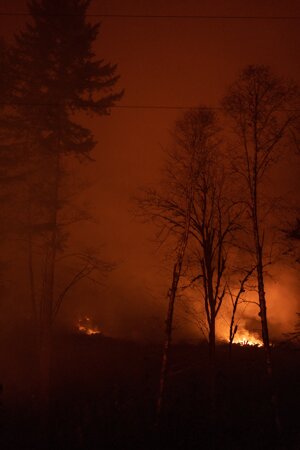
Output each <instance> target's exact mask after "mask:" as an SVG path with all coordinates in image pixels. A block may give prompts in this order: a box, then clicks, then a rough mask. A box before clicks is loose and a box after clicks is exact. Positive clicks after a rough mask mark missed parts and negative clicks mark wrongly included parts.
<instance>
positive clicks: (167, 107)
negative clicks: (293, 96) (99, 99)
mask: <svg viewBox="0 0 300 450" xmlns="http://www.w3.org/2000/svg"><path fill="white" fill-rule="evenodd" d="M62 105H65V106H72V107H78V108H80V107H84V106H87V107H88V106H90V105H88V104H83V105H80V104H73V103H66V104H61V103H32V102H24V103H23V102H0V106H20V107H22V106H36V107H58V106H62ZM91 107H92V108H97V106H95V105H91ZM99 108H100V109H129V110H130V109H131V110H173V111H175V110H189V109H202V110H212V111H223V110H224V108H222V107H221V106H196V105H134V104H133V105H129V104H127V105H126V104H125V105H111V106H108V107H105V106H104V107H103V106H99ZM277 111H278V112H300V109H298V108H296V109H288V108H287V109H278V110H277Z"/></svg>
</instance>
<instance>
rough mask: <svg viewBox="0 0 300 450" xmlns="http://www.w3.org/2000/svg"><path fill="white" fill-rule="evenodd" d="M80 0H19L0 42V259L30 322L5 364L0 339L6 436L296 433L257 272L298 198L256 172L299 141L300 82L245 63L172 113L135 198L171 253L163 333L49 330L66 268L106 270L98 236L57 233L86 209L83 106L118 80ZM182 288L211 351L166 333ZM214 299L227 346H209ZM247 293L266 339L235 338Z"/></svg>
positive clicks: (49, 440) (91, 442) (177, 444)
mask: <svg viewBox="0 0 300 450" xmlns="http://www.w3.org/2000/svg"><path fill="white" fill-rule="evenodd" d="M89 5H90V0H65V1H64V2H61V1H59V0H39V1H34V0H31V1H29V3H28V7H29V12H30V22H29V23H28V24H27V26H26V28H25V29H24V30H23V31H21V32H19V33H18V34H17V35H16V36H15V40H14V43H13V44H11V45H8V44H6V42H5V41H4V40H1V41H0V64H1V70H0V96H1V100H0V108H1V109H0V183H1V194H0V201H1V213H0V233H1V235H0V241H1V247H2V250H3V251H2V257H1V261H0V263H1V266H0V271H1V272H0V273H1V283H2V291H3V296H4V294H5V295H6V294H7V293H8V291H9V290H10V291H13V294H8V298H10V295H15V296H17V297H20V298H21V297H22V301H20V305H19V306H17V307H16V311H15V312H16V314H15V315H16V317H19V323H22V321H23V323H25V322H26V323H27V326H28V328H27V329H26V327H25V325H24V327H23V326H22V327H21V328H20V331H19V334H18V336H19V335H22V334H23V335H22V339H21V341H20V342H14V343H13V346H14V348H15V350H14V352H15V353H14V356H15V358H16V359H17V360H18V361H19V362H18V363H17V366H18V368H19V369H18V370H19V373H18V374H14V375H13V370H12V366H11V365H9V364H8V366H7V367H5V365H6V361H7V360H8V359H9V356H8V353H9V350H8V348H9V347H10V345H11V342H12V341H10V339H4V340H3V342H2V344H1V346H0V348H1V355H2V356H1V355H0V359H1V358H2V357H3V359H2V360H3V362H2V363H1V366H2V367H3V368H2V372H3V376H4V378H6V379H7V378H8V377H12V378H13V380H15V381H14V382H9V383H8V385H9V386H10V387H9V388H8V390H7V391H6V386H5V383H4V387H3V408H2V412H1V414H2V419H3V420H2V423H3V430H2V431H3V433H2V443H3V446H2V448H7V449H16V448H20V449H21V448H24V449H25V448H31V449H43V448H45V449H46V448H53V449H60V448H74V449H93V448H101V447H102V448H104V449H110V448H145V449H146V448H149V449H150V448H151V449H155V448H157V449H169V448H173V449H177V448H178V449H179V448H182V449H189V448H191V449H193V448H199V447H200V448H207V449H210V448H211V449H213V448H219V449H223V448H224V449H225V448H236V449H239V448H245V449H246V448H249V449H250V448H251V449H254V448H257V449H258V448H262V449H263V448H264V449H267V448H272V449H275V448H295V449H296V448H297V445H300V444H299V435H298V436H297V434H296V431H295V430H296V425H295V423H296V420H295V417H297V416H296V412H295V410H294V408H293V405H294V404H295V403H293V397H294V394H295V398H297V395H298V394H297V395H296V393H295V392H294V391H293V389H296V379H297V377H296V374H297V373H298V374H299V366H297V364H296V363H295V361H294V357H295V353H294V351H295V350H294V348H285V349H283V347H279V348H278V349H276V348H274V349H273V348H272V343H271V341H270V336H269V324H268V314H267V306H268V299H267V297H266V292H265V284H266V273H267V268H268V267H269V266H270V265H271V264H273V263H274V262H276V261H277V258H278V255H279V254H281V256H282V254H284V255H287V259H288V260H291V259H293V260H297V256H294V255H292V253H291V242H297V240H299V223H298V222H299V219H298V220H297V209H295V208H294V205H292V203H291V202H290V203H289V202H288V201H286V202H285V203H281V204H280V205H278V202H277V204H276V207H275V206H274V204H275V195H274V196H273V197H272V195H270V193H269V192H268V193H267V189H268V184H269V183H270V179H271V180H272V177H274V173H276V172H275V168H276V165H278V164H280V160H281V159H285V158H286V156H287V155H288V154H291V153H293V152H294V153H295V152H299V125H300V121H299V120H300V113H299V111H300V105H299V100H300V97H299V89H298V87H297V85H296V84H295V83H293V82H292V81H290V80H286V79H283V78H280V77H279V76H277V75H276V74H274V73H272V71H271V69H270V68H268V67H266V66H263V65H250V66H248V67H246V68H245V69H244V70H242V71H241V73H240V74H239V76H238V78H237V80H236V81H235V82H233V84H232V85H231V86H230V87H229V88H228V91H227V92H226V93H225V94H224V98H223V99H221V101H220V108H219V110H218V112H216V110H213V109H212V108H210V107H209V106H201V107H198V108H194V109H191V110H188V111H186V112H185V113H183V114H182V115H181V117H179V118H178V120H177V121H176V123H175V125H174V129H173V134H172V138H173V144H172V145H171V146H170V148H169V149H168V152H167V155H166V161H165V166H164V169H163V173H162V181H161V184H160V185H159V186H155V188H145V190H144V191H143V193H142V194H141V195H140V196H139V197H138V199H137V201H136V205H137V211H138V214H139V215H142V217H143V218H146V220H151V221H152V220H153V221H154V222H155V224H156V225H157V226H158V230H159V240H160V241H161V242H162V243H163V244H164V245H163V248H165V249H166V253H167V255H168V258H167V259H168V263H169V267H170V273H171V282H170V289H169V291H168V295H167V301H168V308H167V316H166V332H165V341H164V345H163V346H162V349H161V348H160V347H158V346H155V345H153V346H143V345H138V344H133V343H129V342H119V341H114V340H112V339H108V338H104V337H102V336H94V337H92V336H91V337H88V336H76V335H67V334H65V335H59V336H57V335H56V334H55V333H54V332H53V330H54V324H55V320H56V318H57V316H58V314H59V311H60V308H61V305H62V303H63V301H64V299H65V297H66V296H67V295H69V294H70V292H72V290H73V289H75V288H76V286H77V285H78V283H80V282H81V281H82V280H90V279H91V275H93V280H95V279H96V281H99V280H101V278H102V277H103V276H104V275H105V273H107V272H108V271H110V270H112V269H113V263H112V262H109V261H106V260H104V259H103V258H102V257H101V254H99V252H98V251H97V244H99V243H96V245H95V248H94V249H90V248H89V249H82V248H77V247H75V246H74V245H73V244H72V240H71V239H70V236H71V228H72V225H74V224H77V223H78V222H80V221H84V220H87V219H88V217H89V212H88V211H86V210H84V209H82V208H81V206H80V204H79V202H78V201H77V199H76V195H77V194H79V193H80V191H81V190H82V186H83V185H84V184H85V182H86V181H87V180H80V170H79V166H80V165H82V164H85V163H91V164H92V163H93V149H94V148H95V146H96V141H95V138H94V136H93V134H92V132H91V131H90V129H89V128H87V127H85V126H83V125H82V124H81V123H82V120H81V119H82V118H83V116H84V115H86V114H93V115H98V116H101V115H108V114H110V108H111V107H112V106H114V105H115V104H116V103H117V102H118V101H120V100H121V98H122V96H123V91H122V90H120V89H119V88H118V82H119V75H118V70H117V66H116V65H114V64H111V63H107V62H105V61H103V60H102V59H97V57H96V55H95V54H94V51H93V44H94V43H95V41H96V39H97V38H98V33H99V27H100V25H99V24H95V25H92V24H91V23H89V21H88V20H87V17H86V13H87V10H88V7H89ZM58 11H59V14H57V12H58ZM99 120H101V119H99ZM277 206H278V208H279V207H280V208H281V209H280V211H281V215H282V216H284V220H278V213H277V212H278V211H277V209H276V208H277ZM297 206H299V205H297ZM295 223H296V226H295V225H294V224H295ZM274 230H275V231H274ZM9 253H10V257H7V255H8V254H9ZM14 255H18V256H17V257H14ZM24 274H26V275H25V276H24ZM9 277H10V278H12V279H13V283H12V284H13V287H8V284H9V283H7V279H8V278H9ZM24 279H25V280H26V283H24ZM25 284H26V285H25ZM253 293H254V297H253ZM179 298H180V302H179ZM183 298H185V299H184V300H182V299H183ZM253 298H254V300H253ZM164 300H165V299H164ZM26 302H27V306H25V307H24V304H25V303H26ZM178 302H179V303H181V307H182V304H183V303H186V308H188V310H189V314H192V315H193V317H194V319H196V320H197V321H198V323H199V325H200V328H201V331H200V330H199V341H200V339H201V333H202V335H204V337H205V338H206V340H207V343H208V346H207V349H208V352H207V354H206V346H205V345H199V346H191V345H187V344H186V345H183V346H178V345H177V346H175V347H172V346H171V343H172V338H173V330H174V314H175V312H176V313H177V314H179V315H180V314H181V313H180V311H182V310H180V309H178ZM225 302H227V303H228V302H229V305H230V307H231V312H230V320H229V323H228V335H227V337H228V342H229V345H228V346H225V345H222V346H221V345H220V346H218V345H217V338H218V322H217V319H218V318H219V317H220V315H221V313H222V311H223V308H224V303H225ZM247 302H249V303H252V304H255V305H256V307H257V314H258V316H259V319H260V329H261V333H260V335H261V344H262V348H259V347H254V348H248V347H245V348H243V347H236V346H234V340H235V338H236V337H237V336H238V333H239V321H238V318H237V317H238V311H239V310H240V308H241V305H242V304H245V303H247ZM9 307H10V305H9V304H6V305H5V308H7V309H8V310H9ZM5 308H4V309H5ZM28 311H30V316H28ZM13 315H14V314H12V316H13ZM4 317H5V316H4ZM3 322H4V320H3ZM28 329H30V330H31V334H30V333H28V331H27V330H28ZM25 330H26V331H25ZM202 337H203V336H202ZM297 337H298V331H297V330H296V332H294V333H292V334H291V336H290V337H289V338H287V341H288V342H289V343H290V342H293V343H294V342H296V340H297ZM16 340H18V338H17V339H16ZM161 353H162V355H161ZM161 356H162V357H161ZM281 364H286V365H287V367H289V370H290V371H291V372H292V371H293V373H294V378H292V379H289V377H290V375H289V373H286V372H285V369H284V368H283V367H280V366H281ZM176 367H179V370H178V371H177V370H176ZM297 371H298V372H297ZM1 376H2V375H1V371H0V382H1ZM282 377H283V378H284V377H287V380H286V383H291V384H290V385H289V387H288V388H287V387H286V385H285V383H284V382H283V381H282ZM14 383H15V385H16V386H19V387H20V388H19V396H18V395H17V393H14V394H13V393H12V391H13V386H14ZM293 383H294V384H293ZM6 392H8V394H6ZM295 398H294V400H295ZM240 399H243V400H242V402H240ZM24 417H26V419H25V420H24ZM14 433H16V434H17V435H19V437H16V436H14Z"/></svg>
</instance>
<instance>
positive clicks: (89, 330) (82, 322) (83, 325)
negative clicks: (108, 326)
mask: <svg viewBox="0 0 300 450" xmlns="http://www.w3.org/2000/svg"><path fill="white" fill-rule="evenodd" d="M77 329H78V331H79V332H80V333H82V334H86V335H88V336H92V335H94V334H101V331H100V329H99V327H97V326H96V325H94V324H93V323H92V320H91V318H90V317H87V316H85V317H84V318H83V319H79V320H78V324H77Z"/></svg>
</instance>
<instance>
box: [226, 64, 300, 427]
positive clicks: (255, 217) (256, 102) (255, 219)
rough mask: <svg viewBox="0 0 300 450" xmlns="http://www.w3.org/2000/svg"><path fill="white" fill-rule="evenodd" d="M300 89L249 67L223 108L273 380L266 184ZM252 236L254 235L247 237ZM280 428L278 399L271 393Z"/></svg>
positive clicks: (265, 69)
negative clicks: (267, 291) (235, 155)
mask: <svg viewBox="0 0 300 450" xmlns="http://www.w3.org/2000/svg"><path fill="white" fill-rule="evenodd" d="M297 95H298V90H297V88H296V86H295V85H293V84H292V83H290V82H286V81H285V80H283V79H280V78H278V77H276V76H275V75H274V74H273V73H272V72H271V71H270V69H269V68H268V67H266V66H260V65H258V66H248V67H246V68H245V69H244V70H243V71H242V72H241V74H240V75H239V78H238V80H237V81H236V82H235V83H234V84H233V85H232V86H231V87H230V89H229V91H228V94H227V96H226V97H225V98H224V100H223V107H224V109H225V111H226V113H227V115H228V117H229V118H230V119H231V123H232V131H233V133H234V136H235V141H236V146H237V148H238V152H239V156H238V159H237V162H236V167H235V168H236V174H238V175H239V176H240V183H241V192H243V189H244V188H245V191H244V202H245V205H246V208H247V212H248V218H249V222H250V225H251V228H252V244H251V246H250V247H251V251H252V252H253V254H254V256H253V258H254V265H255V266H256V274H257V289H258V299H259V308H260V312H259V315H260V318H261V328H262V339H263V344H264V349H265V360H266V367H267V373H268V377H269V379H270V383H271V384H272V362H271V348H270V340H269V331H268V319H267V304H266V296H265V288H264V276H265V272H264V266H265V263H266V246H265V236H264V233H265V232H264V230H265V224H266V222H265V214H264V213H265V210H264V209H263V201H264V196H263V191H262V185H263V182H264V180H265V178H266V176H267V173H268V171H269V169H270V168H271V167H272V166H273V165H274V163H275V162H276V161H277V159H278V157H279V156H281V153H282V152H283V150H284V146H285V145H287V143H288V140H287V138H288V137H289V136H291V135H292V132H293V126H294V125H295V123H296V121H297V119H298V116H299V112H297V111H296V110H295V108H294V105H295V104H294V103H293V102H295V97H296V96H297ZM247 239H248V240H249V237H248V238H247ZM272 400H273V406H274V411H275V415H276V422H277V427H278V429H279V428H280V424H279V417H278V412H277V405H276V404H275V403H276V399H275V397H274V395H272Z"/></svg>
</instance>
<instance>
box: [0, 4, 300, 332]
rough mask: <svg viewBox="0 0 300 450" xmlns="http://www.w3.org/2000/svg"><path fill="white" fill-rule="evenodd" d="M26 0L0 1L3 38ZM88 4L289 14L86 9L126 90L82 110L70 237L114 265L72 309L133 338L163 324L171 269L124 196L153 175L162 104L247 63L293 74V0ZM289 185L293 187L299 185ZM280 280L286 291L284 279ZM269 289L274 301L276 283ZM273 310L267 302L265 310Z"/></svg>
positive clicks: (208, 90)
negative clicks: (76, 215)
mask: <svg viewBox="0 0 300 450" xmlns="http://www.w3.org/2000/svg"><path fill="white" fill-rule="evenodd" d="M25 3H26V2H25V1H22V0H1V1H0V13H11V14H12V15H8V16H0V25H1V29H2V33H3V34H4V35H5V36H7V37H8V39H11V38H12V35H13V33H15V32H18V31H19V30H20V29H21V28H22V26H23V24H24V21H25V20H27V18H26V17H24V16H14V13H22V12H24V11H26V6H25ZM90 13H91V14H120V15H130V14H131V15H171V16H172V15H176V16H177V15H178V16H180V15H185V16H189V15H191V16H196V15H206V16H272V17H274V16H276V17H277V16H280V17H286V16H289V19H288V18H285V19H270V18H269V19H266V18H265V19H245V18H243V19H242V18H240V19H233V18H231V19H225V18H210V19H208V18H206V19H189V18H137V17H135V18H133V17H131V18H128V17H127V18H125V17H106V18H100V17H99V18H96V17H91V18H90V20H91V21H95V20H101V22H102V25H101V31H100V35H99V37H98V40H97V42H96V43H95V53H96V55H97V57H99V58H104V59H105V60H106V61H110V62H112V63H116V64H118V73H119V74H120V81H119V85H118V86H119V87H120V88H121V89H122V88H124V89H125V95H124V97H123V99H122V100H121V102H120V104H119V105H120V106H122V107H123V108H113V109H112V111H111V115H110V116H109V117H103V118H101V117H100V118H87V119H84V121H85V124H87V125H88V126H89V127H90V128H91V129H92V131H93V133H94V135H95V138H96V140H97V142H98V144H97V146H96V148H95V151H94V158H95V162H94V163H92V164H90V165H86V166H85V167H83V168H82V169H81V175H82V176H83V177H85V176H86V177H87V178H88V179H89V180H90V181H91V186H90V187H88V188H87V189H86V190H85V191H84V192H83V193H82V195H81V200H82V202H84V203H87V204H88V205H89V208H90V210H91V212H92V215H93V217H94V220H93V223H88V224H86V225H80V228H77V230H75V231H74V236H73V239H74V241H77V242H78V243H79V245H95V246H101V248H102V251H103V254H104V255H105V256H106V257H108V258H110V259H111V260H113V261H116V263H117V268H116V270H115V271H114V273H113V274H111V276H110V277H109V278H108V280H107V283H106V286H105V287H104V288H103V291H102V292H101V295H100V298H99V294H96V293H95V294H91V293H89V294H88V295H90V296H91V298H86V297H87V296H86V295H85V291H84V288H81V290H80V289H79V292H80V293H81V295H80V296H83V297H84V301H83V300H80V301H77V300H76V302H75V303H76V305H77V306H76V307H75V311H76V314H79V313H80V314H81V313H84V314H88V315H92V316H95V317H96V319H95V320H97V321H99V322H100V323H101V326H103V328H104V329H105V330H107V333H111V334H126V335H128V336H131V337H135V336H136V335H139V333H141V332H143V330H145V329H149V330H150V331H149V333H152V327H154V328H155V327H156V326H157V323H160V324H162V322H163V320H164V312H163V311H164V308H165V307H166V291H167V288H168V280H169V279H170V275H171V273H169V272H170V270H169V267H168V266H167V265H166V264H165V262H164V258H163V254H162V252H160V251H159V249H158V246H157V244H155V243H154V242H153V238H154V229H153V228H152V227H151V226H149V225H145V224H142V223H140V222H138V221H137V220H136V219H135V218H134V216H133V214H132V210H133V207H134V205H133V202H132V198H133V197H134V196H135V195H137V194H138V191H139V189H140V188H141V187H142V186H145V185H148V184H152V185H155V184H156V183H158V181H159V178H160V170H161V166H162V161H163V154H164V149H165V148H166V147H167V146H168V145H169V143H170V130H171V129H172V126H173V124H174V121H175V120H176V118H177V117H178V116H179V115H180V114H181V113H182V110H180V109H176V108H175V109H168V108H164V107H165V106H167V107H189V106H197V105H199V104H201V105H209V106H217V105H218V102H219V100H220V98H221V97H222V96H223V94H224V92H225V90H226V87H227V86H228V85H229V84H230V83H231V82H233V81H234V80H235V78H236V76H237V74H238V72H239V71H240V70H241V69H242V68H243V67H244V66H245V65H247V64H260V63H262V64H266V65H269V66H270V67H271V68H272V69H273V70H274V71H275V72H276V73H279V74H281V75H283V76H286V77H291V78H293V79H295V80H296V81H298V82H299V81H300V62H299V61H300V59H299V48H300V32H299V22H300V3H299V1H296V0H294V1H291V0H286V1H284V2H283V1H281V0H251V1H248V0H245V1H240V0H235V1H230V0H226V1H221V0H219V1H213V0H211V1H201V2H199V1H196V0H195V1H192V0H185V1H179V0H172V1H171V0H165V1H162V0H161V1H158V0H153V1H151V2H150V1H141V0H139V1H138V0H126V1H124V0H106V1H100V0H94V1H93V2H92V4H91V8H90ZM296 17H298V18H299V19H298V20H296V19H295V18H296ZM128 106H130V107H131V106H136V108H127V107H128ZM157 106H158V107H160V108H156V107H157ZM149 107H150V108H149ZM151 107H155V108H151ZM290 189H297V185H296V184H295V185H294V187H293V186H292V187H290ZM286 277H287V278H288V280H289V281H288V283H289V285H290V286H294V284H295V281H294V278H295V275H293V274H292V275H291V273H290V272H289V273H288V275H286ZM283 285H284V287H283V288H282V289H283V290H286V282H284V283H283ZM272 286H273V285H272ZM272 289H273V291H274V289H275V288H274V286H273V287H272ZM272 289H271V290H272ZM271 290H270V292H271ZM275 290H276V289H275ZM292 290H293V291H294V288H293V289H292ZM295 290H296V288H295ZM276 292H277V294H276V295H274V296H273V300H272V302H273V304H274V305H275V304H277V303H278V299H277V297H278V295H279V294H278V292H281V291H278V289H277V290H276ZM283 295H284V296H286V293H284V294H283ZM289 295H290V294H289ZM279 297H280V295H279ZM68 301H71V300H68ZM291 304H293V312H292V313H291V317H290V316H289V318H288V320H289V323H291V321H292V320H293V319H292V317H294V316H293V314H294V312H295V309H296V306H295V305H296V304H297V298H296V296H295V295H294V294H292V298H291ZM99 305H101V306H99ZM69 307H70V308H71V309H72V307H71V306H68V305H66V306H65V308H66V310H68V308H69ZM274 308H275V307H274ZM276 308H277V306H276ZM272 314H273V312H272V310H271V316H270V317H272ZM273 321H274V322H275V319H274V320H273Z"/></svg>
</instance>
